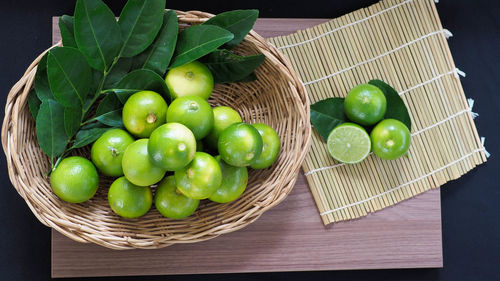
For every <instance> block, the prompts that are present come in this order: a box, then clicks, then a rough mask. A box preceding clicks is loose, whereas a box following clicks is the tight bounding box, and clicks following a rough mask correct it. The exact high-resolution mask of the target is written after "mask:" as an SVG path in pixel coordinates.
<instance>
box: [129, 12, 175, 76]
mask: <svg viewBox="0 0 500 281" xmlns="http://www.w3.org/2000/svg"><path fill="white" fill-rule="evenodd" d="M178 32H179V25H178V23H177V14H176V13H175V11H173V10H169V11H167V12H166V13H165V15H164V16H163V25H162V27H161V29H160V32H159V33H158V36H157V37H156V39H155V41H154V42H153V44H151V46H149V48H147V49H146V51H144V52H142V53H140V54H139V55H138V56H137V57H135V58H134V64H135V65H137V68H144V69H150V70H153V71H154V72H156V73H157V74H159V75H163V74H165V71H167V67H168V64H169V63H170V60H171V59H172V55H173V54H174V49H175V44H176V43H177V33H178Z"/></svg>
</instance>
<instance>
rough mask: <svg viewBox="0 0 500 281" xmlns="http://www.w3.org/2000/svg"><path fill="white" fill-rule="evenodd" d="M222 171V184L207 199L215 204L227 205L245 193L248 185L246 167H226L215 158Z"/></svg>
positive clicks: (221, 161)
mask: <svg viewBox="0 0 500 281" xmlns="http://www.w3.org/2000/svg"><path fill="white" fill-rule="evenodd" d="M215 159H216V160H217V162H219V165H220V169H221V171H222V184H221V185H220V187H219V188H217V190H216V191H215V192H214V193H213V194H212V195H211V196H210V197H209V198H208V199H210V200H212V201H214V202H217V203H227V202H231V201H234V200H236V199H237V198H238V197H240V195H241V194H242V193H243V191H245V188H246V187H247V183H248V171H247V167H234V166H231V165H228V164H227V163H226V162H224V160H222V159H221V157H220V156H217V157H215Z"/></svg>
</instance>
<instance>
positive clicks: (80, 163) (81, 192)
mask: <svg viewBox="0 0 500 281" xmlns="http://www.w3.org/2000/svg"><path fill="white" fill-rule="evenodd" d="M50 185H51V186H52V190H53V191H54V193H55V194H56V195H57V196H58V197H59V198H61V199H62V200H64V201H66V202H70V203H82V202H85V201H87V200H89V199H90V198H92V197H94V194H95V193H96V191H97V188H98V187H99V175H98V174H97V169H96V168H95V167H94V165H93V164H92V162H90V161H89V160H87V159H85V158H83V157H80V156H72V157H68V158H65V159H63V160H62V161H61V162H60V163H59V165H58V166H57V167H56V169H55V170H54V171H53V172H52V174H50Z"/></svg>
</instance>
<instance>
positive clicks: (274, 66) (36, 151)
mask: <svg viewBox="0 0 500 281" xmlns="http://www.w3.org/2000/svg"><path fill="white" fill-rule="evenodd" d="M178 15H179V23H181V26H182V25H184V26H185V25H190V24H198V23H200V22H203V21H205V20H206V19H207V18H209V17H211V16H213V15H211V14H208V13H203V12H197V11H192V12H178ZM59 44H60V43H59ZM236 51H237V52H238V53H240V54H256V53H262V54H264V55H265V56H266V60H265V62H264V63H263V64H262V65H261V66H260V67H259V69H258V70H257V73H256V74H257V77H258V80H257V81H254V82H250V83H232V84H230V85H216V87H215V89H214V94H213V95H212V97H211V99H210V102H211V103H212V104H213V105H229V106H231V107H233V108H235V109H236V110H238V111H239V113H240V114H241V116H242V118H243V120H244V121H246V122H250V123H253V122H264V123H267V124H269V125H271V126H272V127H273V128H275V129H276V131H277V132H278V134H279V136H280V138H281V142H282V150H281V153H280V156H279V158H278V160H277V161H276V163H275V164H274V165H273V166H272V167H271V168H269V169H265V170H260V171H256V170H250V173H249V183H248V187H247V189H246V191H245V192H244V193H243V195H242V196H241V197H240V198H239V199H238V200H236V201H234V202H232V203H227V204H216V203H212V202H209V201H208V200H205V201H202V202H201V203H200V206H199V208H198V210H197V211H196V213H195V214H194V215H192V216H191V217H189V218H187V219H184V220H171V219H166V218H164V217H162V216H161V215H160V214H159V212H158V211H156V210H155V209H154V208H152V209H151V210H150V211H149V212H148V213H147V214H146V215H145V216H143V217H141V218H139V219H123V218H120V217H118V216H117V215H115V214H114V213H113V212H112V211H111V209H110V207H109V205H108V201H107V189H108V187H109V185H110V184H111V182H112V179H111V178H103V179H101V181H100V188H99V190H98V191H97V194H96V196H95V197H94V198H93V199H91V200H89V201H87V202H85V203H82V204H70V203H66V202H63V201H61V200H60V199H59V198H57V197H56V195H55V194H54V193H52V190H51V187H50V184H49V181H48V178H47V176H45V173H46V172H47V171H48V170H49V168H50V164H49V159H48V158H47V156H45V154H43V152H42V151H41V150H40V148H39V147H38V145H37V141H36V134H35V124H34V120H33V118H32V117H31V115H30V113H29V110H28V106H27V96H28V93H29V91H30V90H31V88H32V85H33V80H34V77H35V72H36V69H37V64H38V62H39V61H40V59H41V57H42V56H43V55H44V54H42V55H40V56H39V57H38V58H37V59H36V60H35V61H34V62H33V63H32V64H31V65H30V66H29V67H28V69H27V70H26V72H25V73H24V75H23V77H22V78H21V79H20V80H19V81H18V82H17V83H16V84H15V85H14V87H13V88H12V89H11V91H10V93H9V95H8V98H7V103H6V106H5V119H4V122H3V126H2V145H3V148H4V151H5V154H6V156H7V157H6V158H7V162H8V167H9V177H10V180H11V182H12V184H13V185H14V187H15V188H16V190H17V191H18V192H19V194H20V195H21V196H22V197H23V198H24V199H25V201H26V203H27V204H28V206H29V207H30V209H31V210H32V212H33V213H34V214H35V216H36V217H37V218H38V219H39V220H40V221H41V222H42V223H43V224H45V225H47V226H49V227H52V228H54V229H55V230H57V231H59V232H60V233H62V234H64V235H66V236H67V237H69V238H71V239H73V240H75V241H79V242H93V243H96V244H99V245H102V246H104V247H108V248H112V249H131V248H144V249H154V248H161V247H165V246H169V245H172V244H175V243H193V242H199V241H204V240H208V239H211V238H214V237H217V236H218V235H220V234H224V233H229V232H232V231H235V230H238V229H241V228H243V227H245V226H247V225H249V224H250V223H252V222H253V221H255V220H256V219H257V218H259V216H260V215H262V213H264V212H265V211H266V210H268V209H270V208H271V207H273V206H275V205H277V204H278V203H279V202H281V201H283V199H285V197H286V196H287V194H288V193H289V192H290V191H291V190H292V188H293V186H294V184H295V181H296V178H297V174H298V172H299V168H300V165H301V163H302V161H303V159H304V157H305V155H306V152H307V149H308V147H309V139H310V134H311V127H310V124H309V100H308V97H307V95H306V93H305V90H304V87H303V85H302V83H301V82H300V81H299V79H298V78H297V76H296V75H295V73H294V72H293V70H292V67H291V66H290V64H289V62H288V61H287V60H286V59H285V58H284V57H283V55H282V54H281V53H280V52H279V51H278V50H277V49H276V48H275V47H273V46H272V45H270V44H268V43H267V41H266V40H265V39H264V38H262V37H261V36H259V35H258V34H257V33H255V32H254V31H251V32H250V34H249V35H248V36H247V37H246V38H245V40H244V42H243V43H242V44H241V45H240V46H239V47H238V48H237V49H236ZM77 153H78V154H83V155H86V156H88V154H89V148H88V147H86V148H84V149H82V150H80V151H78V152H77Z"/></svg>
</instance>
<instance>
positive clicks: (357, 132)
mask: <svg viewBox="0 0 500 281" xmlns="http://www.w3.org/2000/svg"><path fill="white" fill-rule="evenodd" d="M326 143H327V147H328V152H329V153H330V155H331V156H332V157H333V158H334V159H335V160H337V161H339V162H342V163H348V164H354V163H359V162H361V161H363V160H364V159H365V158H366V157H367V156H368V154H370V149H371V141H370V136H369V135H368V133H367V132H366V130H365V129H364V128H363V127H361V126H359V125H357V124H354V123H344V124H341V125H338V126H337V127H335V128H334V129H333V130H332V131H331V132H330V135H328V140H327V142H326Z"/></svg>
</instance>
